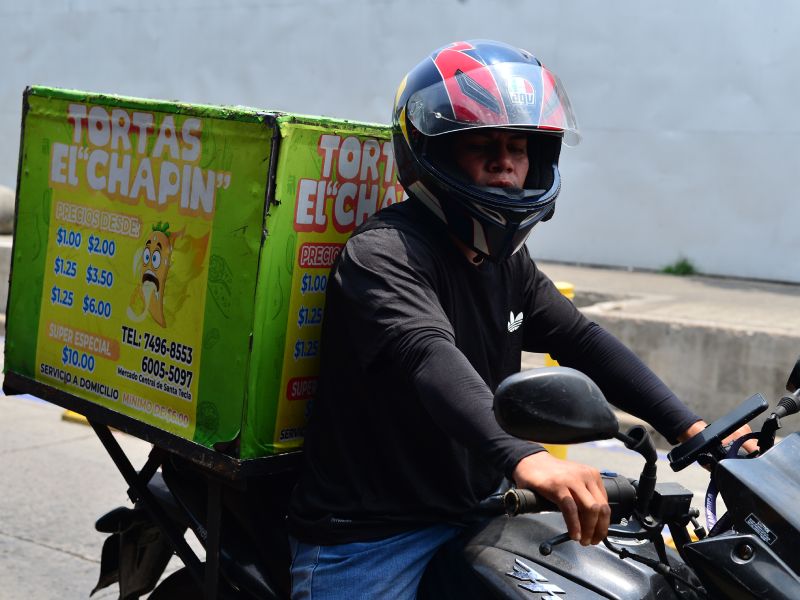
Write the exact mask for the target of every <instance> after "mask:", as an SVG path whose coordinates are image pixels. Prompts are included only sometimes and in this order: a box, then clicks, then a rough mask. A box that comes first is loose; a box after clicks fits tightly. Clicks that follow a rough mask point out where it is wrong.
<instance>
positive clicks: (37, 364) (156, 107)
mask: <svg viewBox="0 0 800 600" xmlns="http://www.w3.org/2000/svg"><path fill="white" fill-rule="evenodd" d="M395 171H396V170H395V166H394V159H393V154H392V146H391V142H390V134H389V130H388V129H387V128H386V127H383V126H379V125H369V124H360V123H353V122H345V121H336V120H330V119H322V118H312V117H304V116H298V115H290V114H284V113H276V112H264V111H257V110H253V109H246V108H239V107H237V108H229V107H224V108H223V107H209V106H197V105H188V104H181V103H175V102H156V101H147V100H138V99H133V98H123V97H116V96H106V95H97V94H87V93H83V92H76V91H67V90H59V89H52V88H43V87H33V88H29V89H28V90H26V92H25V95H24V104H23V122H22V140H21V147H20V166H19V180H18V185H17V211H16V226H15V230H14V248H13V258H12V271H11V281H10V288H9V301H8V308H7V313H6V314H7V326H6V327H7V330H6V348H5V373H6V387H7V388H8V389H9V391H17V392H20V391H31V390H42V389H44V390H54V394H55V395H59V394H60V395H61V396H63V397H64V398H67V399H69V398H78V399H80V400H83V401H88V402H91V403H92V404H93V405H99V406H101V407H104V408H105V409H109V410H111V411H114V413H119V414H121V415H125V416H126V417H128V418H131V419H134V420H135V421H136V422H137V423H143V424H146V425H147V426H151V427H154V428H157V429H158V430H162V431H165V432H168V433H170V434H173V435H174V436H178V437H180V438H183V439H185V440H190V441H193V442H195V443H197V444H200V445H202V446H205V447H208V448H215V447H216V448H222V447H224V448H226V449H228V450H227V451H228V452H232V453H233V454H234V455H235V456H236V457H237V458H241V459H247V458H254V457H260V456H267V455H271V454H276V453H281V452H285V451H289V450H293V449H296V448H299V447H300V446H301V445H302V438H303V432H304V427H305V420H306V414H307V410H308V407H309V405H310V402H311V400H312V399H313V397H314V394H315V390H316V374H317V371H318V366H319V365H318V360H319V358H318V354H319V335H320V325H321V323H322V319H323V318H324V314H323V309H324V293H325V288H326V285H327V281H328V272H329V270H330V267H331V265H332V263H333V260H334V259H335V258H336V256H337V255H338V253H339V251H340V249H341V247H342V244H343V243H344V241H345V240H346V238H347V237H348V235H349V234H350V233H351V232H352V230H353V229H354V228H355V227H356V226H358V225H359V224H360V223H362V222H363V221H364V220H365V219H366V218H367V216H369V215H370V214H372V213H373V212H375V211H376V210H379V209H380V208H382V207H384V206H386V205H389V204H391V203H393V202H397V201H399V200H401V199H402V194H403V192H402V188H401V187H400V186H399V185H398V184H397V182H396V172H395ZM231 448H233V449H234V450H233V451H231V450H230V449H231Z"/></svg>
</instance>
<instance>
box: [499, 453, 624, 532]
mask: <svg viewBox="0 0 800 600" xmlns="http://www.w3.org/2000/svg"><path fill="white" fill-rule="evenodd" d="M513 477H514V482H515V483H516V484H517V487H520V488H528V489H531V490H533V491H534V492H537V493H538V494H540V495H542V496H544V497H545V498H547V499H548V500H550V501H551V502H553V503H554V504H556V505H557V506H558V508H559V510H560V511H561V514H562V515H563V516H564V522H565V523H566V524H567V530H568V532H569V536H570V538H571V539H573V540H575V541H579V542H580V543H581V544H582V545H584V546H588V545H589V544H599V543H600V542H601V541H602V540H603V538H605V537H606V534H607V533H608V525H609V522H610V518H611V509H610V508H609V506H608V497H607V495H606V490H605V487H604V486H603V482H602V480H601V478H600V472H599V471H597V470H596V469H593V468H591V467H588V466H586V465H582V464H580V463H575V462H571V461H568V460H561V459H558V458H555V457H553V456H551V455H550V454H548V453H547V452H539V453H537V454H532V455H530V456H526V457H525V458H523V459H522V460H521V461H519V463H517V466H516V468H515V469H514V473H513Z"/></svg>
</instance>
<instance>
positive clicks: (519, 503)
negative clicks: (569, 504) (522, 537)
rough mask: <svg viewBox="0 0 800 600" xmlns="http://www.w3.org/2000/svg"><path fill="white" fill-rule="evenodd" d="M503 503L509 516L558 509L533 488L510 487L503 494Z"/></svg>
mask: <svg viewBox="0 0 800 600" xmlns="http://www.w3.org/2000/svg"><path fill="white" fill-rule="evenodd" d="M503 505H504V506H505V508H506V514H507V515H508V516H509V517H516V516H517V515H521V514H524V513H537V512H544V511H554V510H558V506H556V505H555V504H553V503H552V502H550V501H549V500H545V499H544V498H542V497H541V496H540V495H539V494H537V493H536V492H534V491H533V490H528V489H525V488H511V489H510V490H508V491H507V492H506V493H505V494H503Z"/></svg>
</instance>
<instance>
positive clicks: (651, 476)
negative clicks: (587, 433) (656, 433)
mask: <svg viewBox="0 0 800 600" xmlns="http://www.w3.org/2000/svg"><path fill="white" fill-rule="evenodd" d="M614 437H615V438H616V439H618V440H620V441H621V442H622V443H623V444H625V447H626V448H628V449H629V450H634V451H636V452H638V453H639V454H641V455H642V456H643V457H644V460H645V464H644V468H643V469H642V474H641V475H640V476H639V485H638V486H637V488H636V512H637V513H638V514H639V516H640V517H642V518H644V517H647V515H648V511H649V508H650V500H652V498H653V492H654V490H655V488H656V470H657V467H656V461H658V453H657V452H656V447H655V445H653V440H652V438H651V437H650V434H649V433H647V430H646V429H645V428H644V427H642V426H641V425H636V426H634V427H631V428H630V429H629V430H628V433H621V432H620V433H617V434H616V435H615V436H614Z"/></svg>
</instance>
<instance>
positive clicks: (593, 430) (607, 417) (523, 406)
mask: <svg viewBox="0 0 800 600" xmlns="http://www.w3.org/2000/svg"><path fill="white" fill-rule="evenodd" d="M494 416H495V418H496V419H497V422H498V423H499V424H500V427H502V428H503V429H504V430H505V431H506V432H507V433H510V434H511V435H513V436H515V437H518V438H522V439H524V440H531V441H536V442H541V443H544V444H578V443H580V442H590V441H594V440H606V439H609V438H612V437H614V435H615V434H616V433H618V432H619V423H618V422H617V418H616V417H615V416H614V413H613V412H612V411H611V408H610V407H609V405H608V402H606V399H605V397H603V393H602V392H601V391H600V388H598V387H597V384H595V383H594V381H592V380H591V379H589V378H588V377H587V376H586V375H584V374H583V373H581V372H580V371H576V370H575V369H569V368H566V367H545V368H543V369H532V370H530V371H523V372H521V373H516V374H514V375H511V376H510V377H507V378H506V379H505V380H503V382H502V383H501V384H500V385H499V386H498V388H497V391H496V392H495V395H494Z"/></svg>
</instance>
